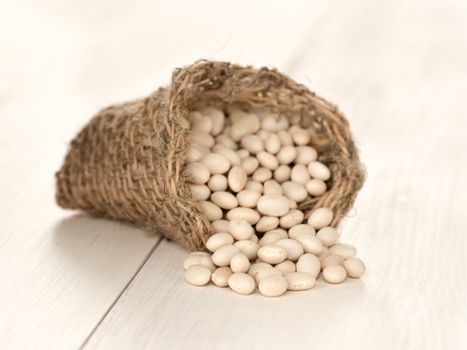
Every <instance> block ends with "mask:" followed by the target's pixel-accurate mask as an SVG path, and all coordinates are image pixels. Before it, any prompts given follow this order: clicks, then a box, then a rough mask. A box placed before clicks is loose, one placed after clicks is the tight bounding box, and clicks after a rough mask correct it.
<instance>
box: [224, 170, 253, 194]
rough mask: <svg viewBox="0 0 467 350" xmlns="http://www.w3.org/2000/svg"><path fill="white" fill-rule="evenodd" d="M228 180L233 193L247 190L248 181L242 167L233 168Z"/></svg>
mask: <svg viewBox="0 0 467 350" xmlns="http://www.w3.org/2000/svg"><path fill="white" fill-rule="evenodd" d="M227 180H228V183H229V187H230V189H231V190H232V191H234V192H240V191H241V190H243V189H244V188H245V186H246V183H247V180H248V179H247V174H246V171H245V169H243V167H242V166H240V165H235V166H233V167H232V169H230V171H229V175H228V177H227Z"/></svg>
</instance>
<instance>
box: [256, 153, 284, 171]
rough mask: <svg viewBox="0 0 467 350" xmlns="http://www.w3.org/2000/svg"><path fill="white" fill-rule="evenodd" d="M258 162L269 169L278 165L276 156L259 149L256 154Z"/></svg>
mask: <svg viewBox="0 0 467 350" xmlns="http://www.w3.org/2000/svg"><path fill="white" fill-rule="evenodd" d="M256 159H258V161H259V164H260V165H261V166H263V167H265V168H267V169H269V170H275V169H277V167H278V166H279V161H278V160H277V158H276V157H275V156H274V155H272V154H271V153H268V152H266V151H260V152H258V153H257V154H256Z"/></svg>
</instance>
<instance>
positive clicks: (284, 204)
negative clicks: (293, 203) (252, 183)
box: [257, 194, 289, 216]
mask: <svg viewBox="0 0 467 350" xmlns="http://www.w3.org/2000/svg"><path fill="white" fill-rule="evenodd" d="M257 208H258V211H259V212H260V213H261V214H263V215H267V216H284V215H285V214H287V213H288V212H289V201H288V199H287V198H286V197H285V196H282V195H277V194H266V195H264V196H262V197H260V199H258V203H257Z"/></svg>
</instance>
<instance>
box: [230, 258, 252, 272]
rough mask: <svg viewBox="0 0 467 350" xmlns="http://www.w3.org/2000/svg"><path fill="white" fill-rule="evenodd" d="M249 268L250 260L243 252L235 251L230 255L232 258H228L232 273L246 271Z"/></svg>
mask: <svg viewBox="0 0 467 350" xmlns="http://www.w3.org/2000/svg"><path fill="white" fill-rule="evenodd" d="M249 268H250V260H248V258H247V256H246V255H245V254H242V253H237V254H235V255H234V256H233V257H232V260H230V269H231V270H232V271H233V272H234V273H238V272H247V271H248V269H249Z"/></svg>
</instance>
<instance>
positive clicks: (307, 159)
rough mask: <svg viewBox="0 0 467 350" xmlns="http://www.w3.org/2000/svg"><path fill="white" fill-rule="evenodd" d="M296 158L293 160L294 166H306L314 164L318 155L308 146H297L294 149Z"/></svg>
mask: <svg viewBox="0 0 467 350" xmlns="http://www.w3.org/2000/svg"><path fill="white" fill-rule="evenodd" d="M296 150H297V157H296V158H295V164H305V165H308V164H310V163H311V162H314V161H315V160H316V159H317V158H318V153H317V152H316V150H315V149H314V148H313V147H310V146H298V147H296Z"/></svg>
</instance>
